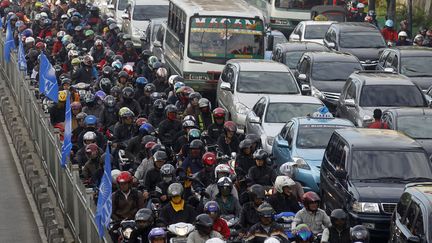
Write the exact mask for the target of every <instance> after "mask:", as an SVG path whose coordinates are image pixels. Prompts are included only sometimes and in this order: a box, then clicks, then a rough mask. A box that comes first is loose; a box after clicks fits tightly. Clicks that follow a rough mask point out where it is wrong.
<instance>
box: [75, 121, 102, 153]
mask: <svg viewBox="0 0 432 243" xmlns="http://www.w3.org/2000/svg"><path fill="white" fill-rule="evenodd" d="M84 127H85V128H84V129H83V130H82V131H81V133H80V134H79V135H78V143H77V145H78V148H82V147H83V146H84V139H83V138H84V134H86V132H94V133H95V134H96V144H97V145H98V146H99V148H103V147H105V146H104V145H105V137H104V135H103V134H102V133H100V132H99V131H97V129H96V127H97V118H96V116H94V115H88V116H86V117H85V118H84Z"/></svg>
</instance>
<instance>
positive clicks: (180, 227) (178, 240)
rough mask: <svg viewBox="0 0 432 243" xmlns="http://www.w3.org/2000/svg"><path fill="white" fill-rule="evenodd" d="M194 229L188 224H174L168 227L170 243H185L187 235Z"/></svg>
mask: <svg viewBox="0 0 432 243" xmlns="http://www.w3.org/2000/svg"><path fill="white" fill-rule="evenodd" d="M194 229H195V226H193V225H192V224H188V223H183V222H180V223H176V224H171V225H169V226H168V228H167V230H168V232H169V233H171V234H172V235H173V237H171V238H170V240H169V242H170V243H186V242H187V237H188V235H189V234H190V233H191V232H192V231H193V230H194Z"/></svg>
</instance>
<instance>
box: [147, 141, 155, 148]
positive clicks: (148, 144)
mask: <svg viewBox="0 0 432 243" xmlns="http://www.w3.org/2000/svg"><path fill="white" fill-rule="evenodd" d="M155 144H156V143H155V142H147V143H146V144H145V148H146V149H151V148H153V146H154V145H155Z"/></svg>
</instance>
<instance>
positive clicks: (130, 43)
mask: <svg viewBox="0 0 432 243" xmlns="http://www.w3.org/2000/svg"><path fill="white" fill-rule="evenodd" d="M125 36H126V35H125ZM123 37H124V36H123ZM125 47H126V48H133V47H134V45H133V42H132V41H130V40H127V41H125Z"/></svg>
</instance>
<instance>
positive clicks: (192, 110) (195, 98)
mask: <svg viewBox="0 0 432 243" xmlns="http://www.w3.org/2000/svg"><path fill="white" fill-rule="evenodd" d="M201 98H202V96H201V94H200V93H198V92H192V93H190V94H189V104H188V105H187V107H186V110H185V111H184V114H185V115H191V116H194V117H195V120H196V121H198V115H199V114H200V109H199V106H198V105H199V104H198V102H199V100H200V99H201Z"/></svg>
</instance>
